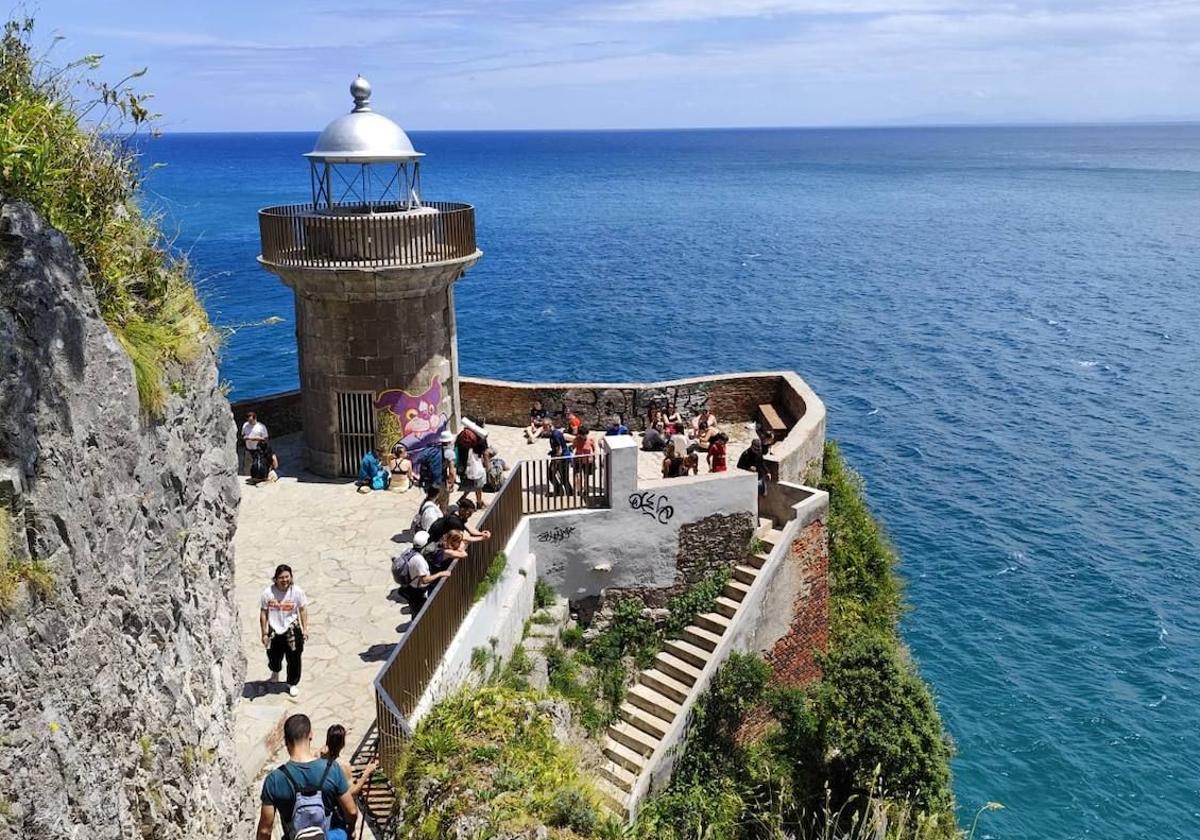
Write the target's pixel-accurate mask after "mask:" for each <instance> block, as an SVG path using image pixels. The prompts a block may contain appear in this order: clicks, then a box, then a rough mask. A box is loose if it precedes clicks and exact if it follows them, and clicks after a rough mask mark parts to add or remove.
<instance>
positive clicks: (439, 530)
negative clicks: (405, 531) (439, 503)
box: [429, 499, 492, 543]
mask: <svg viewBox="0 0 1200 840" xmlns="http://www.w3.org/2000/svg"><path fill="white" fill-rule="evenodd" d="M474 512H475V504H474V503H473V502H472V501H471V500H470V499H463V500H462V501H461V502H459V503H458V505H457V506H455V507H453V508H451V509H450V510H448V511H447V512H446V515H445V516H443V517H441V518H439V519H438V520H437V521H436V522H434V523H433V524H432V525H430V526H429V540H430V542H433V543H436V542H438V541H439V540H441V538H442V537H444V536H445V535H446V534H447V533H448V532H450V531H462V532H463V536H464V539H466V541H467V542H479V541H480V540H485V539H487V538H488V537H490V536H491V535H492V532H491V531H476V530H475V529H474V528H472V527H471V526H470V525H469V524H468V523H467V520H469V519H470V518H471V514H473V513H474Z"/></svg>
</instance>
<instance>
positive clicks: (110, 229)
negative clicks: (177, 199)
mask: <svg viewBox="0 0 1200 840" xmlns="http://www.w3.org/2000/svg"><path fill="white" fill-rule="evenodd" d="M32 33H33V21H32V19H29V18H26V19H23V20H10V21H8V22H6V23H5V25H4V32H3V36H0V195H3V196H5V197H6V198H8V199H16V200H22V201H28V202H29V203H30V204H31V205H32V206H33V207H34V208H35V209H36V210H37V211H38V213H40V214H41V216H42V217H43V218H45V219H46V220H47V221H48V222H49V223H50V224H51V225H53V226H54V227H55V228H57V229H58V230H60V231H62V233H63V234H65V235H66V237H67V238H68V239H69V240H70V241H71V243H72V245H74V247H75V250H76V252H77V253H78V254H79V257H80V259H81V260H82V261H83V264H84V265H85V266H86V268H87V270H88V280H89V282H90V284H91V286H92V288H93V290H94V291H95V293H96V302H97V303H98V304H99V307H100V314H101V315H102V316H103V318H104V320H105V322H107V324H108V326H109V329H111V330H112V332H113V335H114V336H115V337H116V338H117V340H118V341H119V342H120V344H121V346H122V347H123V348H124V349H125V351H126V353H128V354H129V358H130V360H131V361H132V363H133V368H134V374H135V377H136V380H137V388H138V395H139V397H140V398H141V403H142V406H143V408H145V409H146V410H148V411H157V410H158V409H160V408H161V407H162V405H163V404H164V403H165V401H166V398H167V393H168V390H167V385H166V375H165V370H166V366H167V365H169V364H171V363H173V362H181V363H187V362H189V361H191V360H192V359H193V358H194V357H195V356H196V355H197V353H198V352H199V351H200V349H201V347H202V346H203V343H204V341H205V338H206V336H207V335H208V332H209V325H208V319H207V317H206V316H205V314H204V310H203V308H202V307H201V306H200V303H199V301H198V300H197V298H196V293H195V289H194V287H193V286H192V283H191V281H190V278H189V269H188V266H187V263H186V262H185V261H184V260H182V259H180V258H178V257H175V256H173V255H172V254H171V253H170V252H169V248H168V244H167V243H166V242H164V241H163V239H162V235H161V232H160V230H159V228H158V223H157V221H158V220H157V219H156V218H153V217H148V216H146V215H144V214H143V213H142V211H141V209H140V208H139V207H138V205H137V201H136V199H137V195H138V190H139V188H140V186H141V175H140V172H139V169H138V162H137V153H136V150H135V146H134V144H133V143H132V142H122V141H121V140H120V139H114V138H115V137H117V136H118V135H121V134H122V133H123V132H126V131H128V132H129V133H130V135H132V134H133V133H136V132H137V131H138V130H139V129H141V128H143V127H145V126H146V125H147V124H149V123H150V122H152V120H153V119H154V116H155V115H154V114H151V113H150V111H149V110H148V109H147V107H146V104H147V100H148V98H149V97H148V96H146V95H142V94H139V93H137V92H136V91H134V89H133V88H132V87H131V86H130V85H129V83H130V82H131V81H132V80H133V79H135V78H137V77H139V76H141V75H142V73H143V72H144V71H140V72H137V73H134V74H133V75H131V76H128V77H126V78H125V79H122V80H121V81H120V82H117V83H116V84H115V85H112V86H110V85H108V84H104V83H100V82H97V81H95V80H94V79H92V78H91V76H90V75H89V74H90V73H92V72H93V71H95V69H96V68H97V67H98V66H99V64H100V56H96V55H89V56H85V57H84V58H82V59H80V60H78V61H75V62H72V63H70V64H67V65H66V66H65V67H60V68H54V67H50V66H48V65H47V64H46V62H45V61H44V60H43V59H41V58H38V57H37V56H35V55H34V53H33V51H32V49H31V47H30V39H31V38H32ZM75 91H88V92H89V94H88V95H89V96H90V97H91V98H90V99H79V98H77V97H76V95H75V93H74V92H75ZM85 118H86V119H87V120H88V121H89V122H87V123H85V122H84V119H85ZM128 139H129V137H126V140H128Z"/></svg>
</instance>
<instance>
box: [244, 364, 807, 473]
mask: <svg viewBox="0 0 1200 840" xmlns="http://www.w3.org/2000/svg"><path fill="white" fill-rule="evenodd" d="M459 391H460V395H461V400H462V412H463V414H464V415H466V416H467V417H470V418H471V419H473V420H478V419H485V420H487V422H489V423H499V424H502V425H506V426H524V425H525V424H526V423H528V422H529V405H530V403H531V402H532V401H533V400H535V399H537V400H541V401H542V406H543V407H544V408H545V409H546V410H547V411H548V412H550V413H551V414H557V413H558V412H560V411H562V410H563V409H564V408H571V409H573V410H574V411H575V412H576V413H578V414H579V416H580V417H581V418H582V419H583V421H584V422H585V423H588V424H589V425H591V426H592V427H593V428H597V429H598V428H603V426H604V425H605V424H606V423H607V419H608V417H610V416H612V415H613V414H620V415H621V416H623V417H624V418H625V419H626V422H627V423H629V425H630V426H631V428H634V429H638V430H640V429H641V428H642V426H643V425H644V421H645V417H646V411H647V410H648V409H649V407H650V405H651V403H657V404H658V405H660V406H665V405H666V404H668V403H674V404H675V405H676V406H678V408H679V410H680V411H681V412H683V414H684V415H687V416H694V415H695V414H697V413H699V412H700V411H701V410H702V409H704V408H708V409H709V410H710V411H712V412H713V413H714V414H716V415H717V419H718V420H719V421H721V422H722V423H730V422H745V421H748V420H751V419H752V418H753V417H754V416H755V413H756V411H757V409H758V406H759V405H762V404H764V403H770V404H771V405H774V406H775V408H776V409H777V410H779V412H780V414H781V415H783V420H784V422H786V423H787V424H788V434H787V436H786V437H785V438H784V439H783V440H779V441H776V442H775V444H774V446H772V447H771V452H770V454H769V455H767V462H768V464H769V465H770V468H771V471H772V475H773V476H774V477H775V479H776V480H779V481H796V482H802V483H810V484H811V483H815V481H816V480H817V478H818V477H819V476H820V471H821V459H822V453H823V451H824V446H825V404H824V403H823V402H821V398H820V397H818V396H817V395H816V393H815V392H814V391H813V390H812V388H810V387H808V383H807V382H805V381H804V380H803V379H801V378H800V377H799V376H797V375H796V374H795V373H793V372H791V371H757V372H753V373H730V374H720V375H714V376H696V377H692V378H690V379H670V380H666V381H663V382H626V383H565V382H558V383H545V382H529V383H526V382H505V381H502V380H499V379H480V378H477V377H469V376H464V377H462V378H460V380H459ZM247 411H255V412H257V414H258V419H259V420H261V421H262V422H263V423H264V424H266V426H267V429H269V430H270V432H271V435H272V437H281V436H282V435H286V434H292V433H294V432H299V431H300V430H301V427H302V416H303V415H302V413H301V410H300V392H299V391H287V392H284V393H281V394H270V395H267V396H264V397H257V398H254V399H245V400H239V401H238V402H236V403H234V404H233V414H234V417H235V419H236V420H237V422H238V424H239V426H240V424H241V422H242V420H243V419H245V415H246V412H247Z"/></svg>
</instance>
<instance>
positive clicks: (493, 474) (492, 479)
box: [483, 457, 507, 493]
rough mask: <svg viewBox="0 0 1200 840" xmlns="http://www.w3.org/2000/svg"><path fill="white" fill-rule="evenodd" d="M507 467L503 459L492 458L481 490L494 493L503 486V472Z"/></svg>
mask: <svg viewBox="0 0 1200 840" xmlns="http://www.w3.org/2000/svg"><path fill="white" fill-rule="evenodd" d="M506 466H507V465H506V464H505V463H504V459H503V458H498V457H493V458H492V461H491V464H490V465H489V466H488V473H487V481H486V482H485V483H484V485H483V489H484V490H486V491H488V492H489V493H495V492H497V491H499V490H500V488H501V487H502V486H503V485H504V470H505V467H506Z"/></svg>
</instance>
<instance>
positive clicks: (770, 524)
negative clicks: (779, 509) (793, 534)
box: [755, 516, 775, 534]
mask: <svg viewBox="0 0 1200 840" xmlns="http://www.w3.org/2000/svg"><path fill="white" fill-rule="evenodd" d="M774 527H775V520H774V519H772V518H771V517H769V516H760V517H758V528H757V529H756V530H755V533H756V534H761V533H763V532H765V531H770V530H771V529H772V528H774Z"/></svg>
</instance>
